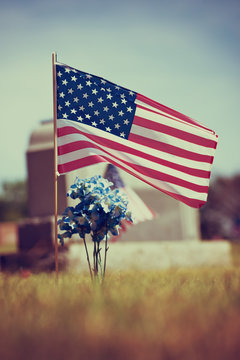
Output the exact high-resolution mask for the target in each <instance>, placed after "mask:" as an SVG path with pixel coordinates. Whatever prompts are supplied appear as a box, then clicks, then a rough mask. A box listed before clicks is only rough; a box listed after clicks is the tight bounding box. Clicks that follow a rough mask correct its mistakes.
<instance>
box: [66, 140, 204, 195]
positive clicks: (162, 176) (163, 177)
mask: <svg viewBox="0 0 240 360" xmlns="http://www.w3.org/2000/svg"><path fill="white" fill-rule="evenodd" d="M92 148H93V147H92ZM102 151H103V152H104V153H106V155H103V154H101V155H96V156H98V157H99V158H100V159H102V158H103V159H106V161H108V162H110V163H112V161H113V160H112V159H111V158H110V157H108V156H111V157H113V158H115V159H116V164H118V161H119V160H120V161H121V162H122V163H124V164H125V165H127V166H129V167H131V168H132V169H133V170H135V171H137V172H138V173H139V174H142V175H145V176H148V177H151V178H153V179H155V180H159V181H165V182H169V183H171V184H175V185H178V186H182V187H185V188H186V189H190V190H193V191H196V192H199V193H207V192H208V186H202V185H197V184H194V183H191V182H189V181H186V180H182V179H180V178H177V177H175V176H172V175H168V174H166V173H162V172H160V171H157V170H154V169H151V168H148V167H145V166H142V165H137V164H134V163H131V162H128V161H126V160H123V159H120V158H118V157H117V156H115V155H113V154H110V153H108V152H106V151H105V150H102ZM59 152H62V151H61V149H60V150H59ZM117 166H119V164H118V165H117Z"/></svg>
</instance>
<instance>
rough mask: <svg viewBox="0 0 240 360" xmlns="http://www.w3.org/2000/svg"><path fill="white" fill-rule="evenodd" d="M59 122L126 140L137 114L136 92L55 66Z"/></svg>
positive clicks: (92, 76)
mask: <svg viewBox="0 0 240 360" xmlns="http://www.w3.org/2000/svg"><path fill="white" fill-rule="evenodd" d="M56 78H57V118H58V119H66V120H72V121H76V122H78V123H83V124H87V125H90V126H93V127H95V128H97V129H100V130H104V131H106V132H108V133H110V134H113V135H116V136H119V137H121V138H124V139H127V138H128V136H129V133H130V130H131V126H132V122H133V118H134V114H135V111H136V104H135V99H136V96H137V94H136V93H135V92H133V91H130V90H128V89H125V88H123V87H120V86H117V85H116V84H113V83H111V82H109V81H107V80H104V79H102V78H100V77H97V76H94V75H90V74H87V73H85V72H82V71H79V70H76V69H73V68H71V67H69V66H66V65H62V64H61V65H58V64H57V65H56Z"/></svg>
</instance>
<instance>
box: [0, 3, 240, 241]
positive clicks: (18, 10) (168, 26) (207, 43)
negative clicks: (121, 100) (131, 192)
mask: <svg viewBox="0 0 240 360" xmlns="http://www.w3.org/2000/svg"><path fill="white" fill-rule="evenodd" d="M239 18H240V3H239V1H238V0H228V1H227V0H226V1H217V0H210V1H209V0H208V1H204V0H203V1H197V0H182V1H179V0H172V1H167V0H166V1H164V0H160V1H159V0H146V1H141V0H138V1H135V0H133V1H131V0H122V1H108V0H102V1H97V0H91V1H81V0H80V1H79V0H58V1H56V0H55V1H54V0H42V1H41V2H39V1H35V0H31V1H30V0H29V1H28V0H22V1H21V2H19V1H17V0H15V1H13V0H8V1H1V4H0V20H1V21H0V44H1V57H0V66H1V69H2V72H1V81H0V93H1V122H0V126H1V130H0V137H1V138H0V147H1V151H0V156H1V159H0V161H1V171H0V185H1V186H0V222H2V223H3V222H4V223H5V222H8V223H9V224H12V223H15V222H16V221H19V220H20V219H24V218H27V217H28V216H29V208H28V204H29V199H28V191H27V189H28V187H27V181H28V179H27V176H28V174H27V166H26V151H27V149H28V146H29V141H30V137H31V134H32V133H33V132H34V131H35V129H37V128H38V127H39V124H40V121H42V120H48V119H51V118H52V113H53V105H52V64H51V53H52V52H53V51H56V52H57V54H58V61H60V62H63V63H66V64H68V65H70V66H73V67H75V68H78V69H81V70H83V71H86V72H89V73H93V74H96V75H99V76H102V77H104V78H106V79H109V80H111V81H112V82H115V83H118V84H119V85H122V86H124V87H127V88H129V89H131V90H135V91H137V92H139V93H142V94H144V95H146V96H148V97H150V98H152V99H154V100H156V101H158V102H160V103H162V104H164V105H166V106H169V107H172V108H174V109H175V110H178V111H180V112H182V113H184V114H186V115H188V116H190V117H192V118H194V119H196V120H198V121H199V122H201V123H202V124H204V125H206V126H207V127H208V128H210V129H213V130H214V131H215V132H216V133H217V134H218V135H219V143H218V147H217V151H216V156H215V160H214V164H213V168H212V177H211V185H210V190H209V198H208V202H207V204H206V205H205V206H204V207H202V209H201V210H200V213H199V216H200V220H199V226H200V232H201V237H202V238H203V239H214V240H216V239H229V240H235V239H239V238H240V163H239V140H238V137H239V130H240V125H239V124H240V122H239V111H238V110H239V104H240V85H239V84H240V68H239V55H240V45H239V44H240V41H239V40H240V22H239ZM141 186H142V184H141V183H140V184H139V181H138V180H135V183H134V182H133V187H136V188H141ZM36 191H37V189H36ZM1 236H2V237H3V236H4V235H1Z"/></svg>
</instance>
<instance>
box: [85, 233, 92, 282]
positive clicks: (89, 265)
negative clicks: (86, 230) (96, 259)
mask: <svg viewBox="0 0 240 360" xmlns="http://www.w3.org/2000/svg"><path fill="white" fill-rule="evenodd" d="M83 242H84V246H85V250H86V255H87V262H88V267H89V272H90V275H91V279H93V275H92V269H91V264H90V260H89V255H88V249H87V244H86V239H85V236H84V238H83Z"/></svg>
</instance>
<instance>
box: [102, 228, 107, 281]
mask: <svg viewBox="0 0 240 360" xmlns="http://www.w3.org/2000/svg"><path fill="white" fill-rule="evenodd" d="M107 251H108V246H107V233H106V240H105V254H104V266H103V280H104V277H105V272H106V263H107Z"/></svg>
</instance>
